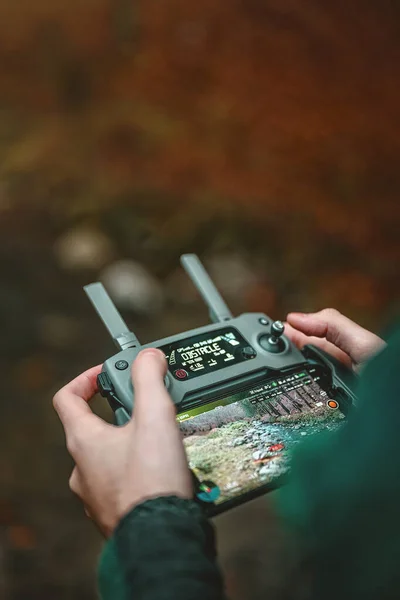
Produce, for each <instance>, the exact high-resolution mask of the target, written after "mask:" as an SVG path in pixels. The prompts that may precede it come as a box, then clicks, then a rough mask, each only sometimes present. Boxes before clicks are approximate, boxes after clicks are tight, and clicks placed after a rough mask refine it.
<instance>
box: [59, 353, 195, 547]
mask: <svg viewBox="0 0 400 600" xmlns="http://www.w3.org/2000/svg"><path fill="white" fill-rule="evenodd" d="M166 368H167V365H166V360H165V357H164V355H163V354H162V352H161V351H159V350H155V349H149V350H143V351H142V352H141V353H140V354H139V355H138V357H137V358H136V360H135V362H134V367H133V371H132V378H133V385H134V389H135V407H134V418H133V419H132V420H131V421H129V423H127V424H126V425H124V426H123V427H115V426H113V425H110V424H108V423H106V422H105V421H103V420H102V419H101V418H99V417H98V416H96V415H95V414H94V413H93V412H92V411H91V409H90V407H89V404H88V402H89V400H91V398H92V397H93V396H94V395H95V394H96V392H97V385H96V378H97V375H98V374H99V372H100V370H101V367H94V368H93V369H90V370H89V371H87V372H86V373H83V374H82V375H80V376H79V377H77V378H76V379H74V380H73V381H72V382H71V383H69V384H68V385H66V386H65V387H64V388H62V389H61V390H60V391H59V392H58V393H57V394H56V395H55V396H54V400H53V403H54V407H55V409H56V411H57V413H58V415H59V417H60V419H61V422H62V424H63V426H64V430H65V435H66V442H67V448H68V451H69V453H70V454H71V456H72V458H73V459H74V461H75V464H76V466H75V468H74V470H73V472H72V475H71V478H70V487H71V489H72V491H73V492H74V493H75V494H77V495H78V496H79V497H80V498H81V500H82V501H83V503H84V505H85V510H86V513H87V514H88V516H90V517H91V518H92V519H93V520H94V521H95V522H96V523H97V525H98V526H99V528H100V530H101V531H102V532H103V534H104V535H106V536H110V535H111V533H112V532H113V530H114V529H115V527H116V525H117V524H118V522H119V520H120V519H121V518H122V517H123V516H124V515H125V514H126V513H128V512H129V510H130V509H131V508H133V506H135V505H137V504H139V503H141V502H142V501H144V500H146V499H148V498H153V497H157V496H169V495H174V496H180V497H182V498H191V497H192V480H191V476H190V471H189V468H188V465H187V460H186V455H185V451H184V447H183V442H182V437H181V433H180V431H179V427H178V424H177V421H176V411H175V406H174V404H173V402H172V400H171V398H170V396H169V395H168V393H167V390H166V388H165V386H164V376H165V373H166Z"/></svg>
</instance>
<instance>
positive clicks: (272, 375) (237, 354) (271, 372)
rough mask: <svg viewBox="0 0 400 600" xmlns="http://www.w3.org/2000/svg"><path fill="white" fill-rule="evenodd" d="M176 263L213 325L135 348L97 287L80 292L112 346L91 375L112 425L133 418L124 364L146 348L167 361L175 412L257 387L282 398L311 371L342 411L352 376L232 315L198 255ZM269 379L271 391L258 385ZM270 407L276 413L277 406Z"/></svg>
mask: <svg viewBox="0 0 400 600" xmlns="http://www.w3.org/2000/svg"><path fill="white" fill-rule="evenodd" d="M181 263H182V265H183V267H184V268H185V270H186V272H187V274H188V275H189V277H190V278H191V280H192V281H193V283H194V285H195V286H196V287H197V289H198V291H199V292H200V294H201V296H202V297H203V299H204V301H205V303H206V304H207V305H208V308H209V312H210V318H211V321H212V323H211V324H209V325H205V326H203V327H199V328H196V329H193V330H190V331H187V332H185V333H181V334H178V335H172V336H170V337H167V338H164V339H161V340H156V341H154V342H151V343H148V344H144V345H141V344H140V342H139V340H138V339H137V337H136V336H135V334H134V333H132V332H131V331H129V330H128V327H127V325H126V323H125V322H124V321H123V319H122V317H121V315H120V314H119V312H118V311H117V309H116V307H115V306H114V304H113V302H112V300H111V299H110V297H109V296H108V294H107V292H106V290H105V289H104V287H103V286H102V284H101V283H94V284H91V285H88V286H86V287H85V291H86V293H87V295H88V297H89V299H90V300H91V302H92V304H93V306H94V308H95V309H96V311H97V313H98V314H99V316H100V318H101V320H102V321H103V322H104V324H105V326H106V327H107V329H108V331H109V333H110V335H111V337H112V338H113V340H114V342H115V344H116V345H117V347H118V349H119V352H118V353H117V354H115V355H114V356H112V357H111V358H109V359H108V360H106V361H105V363H104V365H103V369H102V372H101V373H100V374H99V376H98V388H99V391H100V393H101V395H102V396H103V397H105V398H106V399H107V400H108V402H109V404H110V406H111V408H112V410H113V411H114V414H115V421H116V424H117V425H123V424H124V423H126V422H127V421H128V420H129V419H130V417H131V415H132V411H133V406H134V390H133V386H132V380H131V365H132V363H133V361H134V360H135V358H136V356H137V355H138V353H139V352H140V351H141V350H142V349H144V348H149V347H152V348H159V349H160V350H162V351H163V353H164V354H165V356H166V359H167V362H168V372H167V376H166V378H165V385H166V387H167V389H168V392H169V394H170V396H171V398H172V400H173V402H174V403H175V405H176V408H177V413H178V414H180V415H182V414H191V413H190V411H192V412H193V410H194V409H196V410H197V409H198V408H199V407H202V406H204V405H206V404H210V403H213V405H214V404H215V403H216V401H217V400H218V399H220V398H223V397H227V396H232V394H238V393H244V391H245V390H250V389H251V390H257V386H258V388H259V389H263V390H264V392H265V393H264V392H263V393H264V399H268V398H274V397H276V393H277V391H276V390H278V389H280V390H285V392H286V394H288V393H289V392H290V390H293V389H296V386H297V387H298V386H299V385H300V383H299V380H300V376H301V375H303V374H304V373H305V372H310V370H311V371H313V372H314V373H317V375H318V376H317V380H321V382H323V386H324V390H325V392H323V393H324V394H326V395H327V397H329V398H333V399H334V400H331V402H338V403H340V406H341V409H342V411H343V412H346V411H347V410H348V409H349V408H350V407H351V405H352V404H354V403H355V397H354V393H353V387H354V382H355V376H354V375H353V373H351V372H350V371H349V370H348V369H347V368H346V367H344V366H343V365H342V363H340V362H339V361H337V360H336V359H334V358H333V357H332V356H331V355H329V354H327V353H325V352H323V351H322V350H320V349H319V348H317V347H315V346H312V345H308V346H305V347H304V348H303V349H302V350H299V349H298V348H297V347H296V346H295V345H294V344H293V343H292V342H291V341H290V340H289V339H288V338H287V337H286V336H285V335H284V325H283V323H282V322H281V321H274V320H272V319H271V318H270V317H268V316H267V315H265V314H263V313H245V314H242V315H240V316H238V317H234V316H233V315H232V313H231V312H230V310H229V308H228V307H227V305H226V303H225V301H224V300H223V298H222V296H221V295H220V293H219V292H218V290H217V289H216V287H215V285H214V283H213V282H212V280H211V279H210V277H209V275H208V273H207V272H206V270H205V269H204V267H203V265H202V263H201V262H200V260H199V259H198V257H197V256H196V255H193V254H187V255H183V256H182V257H181ZM268 381H269V382H272V383H271V384H270V388H271V389H269V387H268V385H266V384H265V382H268ZM260 386H261V387H260ZM271 386H272V387H271ZM274 386H275V387H274ZM251 393H253V391H252V392H251ZM274 394H275V396H274ZM279 406H280V405H279ZM283 408H285V407H283ZM274 410H279V408H278V407H277V405H275V408H274ZM282 410H283V409H282ZM285 410H286V411H287V412H288V410H287V408H285ZM271 411H272V405H271ZM284 414H285V413H284V412H283V415H284Z"/></svg>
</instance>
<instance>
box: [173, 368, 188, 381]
mask: <svg viewBox="0 0 400 600" xmlns="http://www.w3.org/2000/svg"><path fill="white" fill-rule="evenodd" d="M187 376H188V373H187V371H185V369H178V370H177V371H175V377H177V378H178V379H186V377H187Z"/></svg>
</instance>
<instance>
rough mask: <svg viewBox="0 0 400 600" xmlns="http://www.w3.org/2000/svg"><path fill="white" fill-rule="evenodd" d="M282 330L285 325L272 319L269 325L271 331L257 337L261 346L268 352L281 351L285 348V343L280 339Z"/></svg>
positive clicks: (276, 352) (275, 352)
mask: <svg viewBox="0 0 400 600" xmlns="http://www.w3.org/2000/svg"><path fill="white" fill-rule="evenodd" d="M284 331H285V326H284V324H283V323H282V321H274V322H273V323H272V325H271V333H270V334H269V335H263V336H262V337H261V338H260V339H259V343H260V346H261V348H263V349H264V350H267V351H268V352H272V353H273V354H278V353H279V352H282V351H283V350H284V349H285V345H284V342H283V340H282V335H283V332H284Z"/></svg>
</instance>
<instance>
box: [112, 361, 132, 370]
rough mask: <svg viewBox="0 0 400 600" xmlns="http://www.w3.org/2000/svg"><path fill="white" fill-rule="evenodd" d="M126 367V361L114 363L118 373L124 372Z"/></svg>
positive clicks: (127, 364)
mask: <svg viewBox="0 0 400 600" xmlns="http://www.w3.org/2000/svg"><path fill="white" fill-rule="evenodd" d="M128 367H129V363H128V362H127V361H126V360H117V362H116V363H115V368H116V369H118V371H124V370H125V369H127V368H128Z"/></svg>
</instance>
